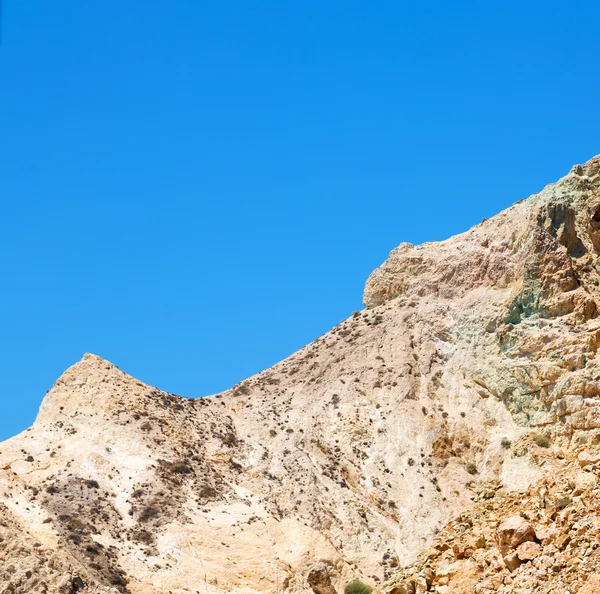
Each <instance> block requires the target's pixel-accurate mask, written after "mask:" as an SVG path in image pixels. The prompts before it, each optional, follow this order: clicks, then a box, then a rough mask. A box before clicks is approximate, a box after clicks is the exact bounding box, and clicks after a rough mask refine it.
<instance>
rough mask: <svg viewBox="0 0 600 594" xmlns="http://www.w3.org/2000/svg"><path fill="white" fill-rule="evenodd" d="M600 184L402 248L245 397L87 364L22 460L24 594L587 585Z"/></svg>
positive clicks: (1, 504) (591, 172) (598, 420)
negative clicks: (344, 313) (351, 307)
mask: <svg viewBox="0 0 600 594" xmlns="http://www.w3.org/2000/svg"><path fill="white" fill-rule="evenodd" d="M599 190H600V157H596V158H594V159H592V160H591V161H589V162H588V163H586V164H585V165H578V166H576V167H574V168H573V170H572V171H571V172H570V173H569V174H568V175H567V176H566V177H565V178H563V179H561V180H560V181H559V182H557V183H556V184H553V185H550V186H548V187H546V188H545V189H544V190H543V191H542V192H541V193H540V194H536V195H534V196H532V197H530V198H529V199H527V200H524V201H522V202H520V203H517V204H515V205H514V206H512V207H510V208H509V209H507V210H506V211H504V212H502V213H500V214H498V215H497V216H496V217H494V218H492V219H489V220H486V221H484V222H482V223H481V224H480V225H477V226H476V227H474V228H473V229H471V230H470V231H468V232H466V233H463V234H462V235H459V236H456V237H453V238H451V239H449V240H447V241H444V242H440V243H428V244H423V245H421V246H411V245H409V244H401V246H400V247H399V248H397V249H396V250H394V251H393V252H392V253H391V254H390V257H389V259H388V260H387V261H386V262H385V263H384V264H383V265H382V266H381V267H380V268H379V269H377V270H376V271H375V272H374V273H373V274H372V275H371V277H370V278H369V280H368V282H367V285H366V289H365V295H364V302H365V305H366V306H367V309H366V310H363V311H361V312H356V313H355V314H353V315H352V316H351V317H350V318H349V319H347V320H346V321H344V322H342V323H341V324H339V325H338V326H337V327H335V328H334V329H333V330H331V331H330V332H328V333H327V334H325V335H324V336H322V337H320V338H319V339H317V340H316V341H314V342H313V343H312V344H310V345H308V346H307V347H305V348H304V349H302V350H300V351H299V352H297V353H295V354H294V355H292V356H291V357H289V358H288V359H286V360H285V361H283V362H281V363H279V364H277V365H275V366H274V367H272V368H271V369H268V370H266V371H264V372H262V373H260V374H258V375H256V376H254V377H252V378H249V379H248V380H245V381H244V382H242V383H241V384H238V385H237V386H235V387H234V388H232V389H231V390H228V391H227V392H224V393H223V394H218V395H215V396H211V397H207V398H203V399H197V400H192V399H188V398H183V397H180V396H176V395H173V394H169V393H167V392H163V391H161V390H158V389H156V388H153V387H151V386H148V385H146V384H144V383H142V382H140V381H138V380H136V379H134V378H133V377H131V376H129V375H127V374H125V373H123V372H122V371H120V370H119V369H118V368H116V367H115V366H114V365H112V364H110V363H108V362H107V361H104V360H103V359H101V358H99V357H96V356H94V355H86V356H85V357H84V358H83V359H82V361H80V362H79V363H77V364H76V365H74V366H73V367H71V368H70V369H69V370H67V371H66V372H65V374H64V375H63V376H62V377H61V378H59V380H57V382H56V384H55V385H54V387H53V389H52V390H51V391H50V392H49V393H48V394H47V396H46V398H45V399H44V401H43V403H42V406H41V409H40V413H39V416H38V418H37V420H36V422H35V424H34V425H33V427H32V428H31V429H28V430H27V431H25V432H24V433H22V434H21V435H19V436H17V437H15V438H13V439H11V440H9V441H7V442H4V443H2V444H0V593H4V592H6V593H9V592H14V593H16V592H31V593H34V592H39V593H42V592H52V593H53V592H67V593H68V592H84V593H86V592H90V593H91V592H96V593H100V592H113V593H115V592H131V593H132V594H146V593H148V594H150V593H165V594H166V593H174V594H175V593H176V594H183V593H199V592H202V593H208V594H220V593H225V592H237V593H242V594H243V593H248V594H251V593H259V592H260V593H283V592H287V593H290V594H295V593H316V594H334V593H335V592H338V593H341V592H342V591H343V588H344V585H345V584H346V583H348V582H349V581H351V580H353V579H357V578H358V579H361V580H362V581H364V582H366V583H370V584H372V585H374V586H378V587H379V588H380V591H381V592H388V593H391V592H395V593H396V594H397V593H399V592H404V591H406V592H426V591H435V592H442V593H443V592H465V593H466V592H496V591H498V592H500V591H506V592H520V591H522V592H534V591H536V592H537V591H538V590H536V589H535V588H537V587H538V585H539V584H540V583H542V582H541V581H540V580H541V579H542V578H540V575H542V573H540V572H545V573H543V575H548V576H549V575H552V576H553V579H554V578H556V580H555V583H556V588H559V589H556V590H555V591H556V592H559V591H560V592H562V591H564V587H567V586H569V583H568V580H571V581H572V582H573V583H574V581H575V578H576V579H577V584H578V587H579V586H582V587H583V585H584V583H585V581H586V580H587V578H588V574H590V575H591V573H593V571H595V569H596V568H597V567H598V565H597V564H596V554H595V551H596V548H595V547H594V546H593V544H592V542H593V541H592V540H589V543H588V541H586V540H585V539H586V538H587V537H586V534H588V533H589V534H591V535H595V534H597V533H596V532H595V530H596V527H595V526H596V524H595V523H596V522H597V520H596V515H595V509H596V508H593V507H592V508H590V511H589V513H588V512H586V511H585V510H586V505H587V503H586V502H588V501H592V502H595V501H596V499H595V498H596V496H597V490H596V487H595V472H596V469H597V468H598V466H597V462H598V459H599V458H598V456H597V451H598V444H600V374H599V373H598V371H597V370H598V361H597V358H598V352H597V351H598V346H599V345H600V320H599V319H598V318H597V315H598V313H597V311H598V305H597V304H598V303H599V302H600V270H599V269H598V253H599V250H600V194H599ZM199 383H200V382H199ZM586 498H587V499H586ZM511 516H514V519H513V520H511V522H512V523H513V524H514V525H513V524H511V525H510V526H507V525H505V524H502V521H503V520H505V519H506V518H508V517H511ZM586 531H587V532H586ZM586 543H588V544H586ZM432 545H435V546H434V549H432V548H431V547H432ZM588 549H589V550H588ZM571 551H576V553H573V554H576V555H577V557H576V559H577V567H578V568H580V569H581V571H580V572H576V571H575V572H574V571H573V570H570V571H567V570H566V569H565V567H566V566H567V564H568V563H570V562H571V560H573V554H572V553H571ZM573 562H575V561H573ZM532 568H533V569H532ZM563 569H565V570H564V571H563ZM586 572H587V573H586ZM534 578H535V579H534ZM519 580H521V581H519ZM535 580H537V582H536V581H535ZM542 581H543V580H542ZM521 583H522V584H523V585H521ZM589 583H593V582H589ZM536 584H538V585H536ZM540 587H541V586H540ZM590 587H592V586H590ZM502 588H504V589H502ZM519 588H521V589H519ZM532 588H533V589H532ZM560 588H563V590H560ZM539 591H540V592H542V591H544V592H551V591H554V590H539ZM572 591H573V592H574V591H576V590H572ZM582 591H583V590H582Z"/></svg>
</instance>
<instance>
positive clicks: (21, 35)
mask: <svg viewBox="0 0 600 594" xmlns="http://www.w3.org/2000/svg"><path fill="white" fill-rule="evenodd" d="M599 20H600V4H599V3H598V2H597V1H595V2H592V1H588V2H559V1H553V0H545V1H544V2H541V1H528V2H481V1H478V2H466V1H460V0H459V1H456V2H445V1H436V2H434V1H429V2H427V1H423V2H403V1H389V2H380V1H369V2H366V1H361V2H357V1H353V0H345V1H344V2H331V1H327V0H303V1H302V2H292V1H286V0H281V1H269V2H266V1H263V0H253V1H252V2H248V1H247V0H237V1H228V0H218V1H217V0H215V1H202V0H193V1H192V0H189V1H188V0H178V1H176V2H167V1H165V0H163V1H161V2H158V1H156V0H127V1H126V2H123V1H119V2H117V1H116V0H86V1H85V2H81V1H75V0H72V1H66V0H54V1H52V2H49V1H48V0H43V1H42V0H28V1H26V2H24V1H22V0H20V1H18V0H4V14H3V19H2V21H3V22H2V27H3V31H2V44H1V46H0V196H1V200H2V214H1V217H0V250H1V251H0V253H1V262H2V283H1V285H0V287H1V292H0V357H1V360H2V369H1V371H2V385H1V391H0V404H1V407H0V439H1V438H5V437H8V436H10V435H13V434H15V433H17V432H19V431H21V430H23V429H25V428H26V427H27V426H28V425H29V424H30V423H31V422H32V421H33V419H34V417H35V414H36V412H37V409H38V407H39V404H40V402H41V400H42V398H43V396H44V394H45V392H46V390H47V389H48V388H50V387H51V386H52V383H53V382H54V380H55V379H56V378H57V377H58V376H59V375H60V374H61V373H62V371H63V370H64V369H65V368H66V367H68V366H69V365H71V364H73V363H75V362H76V361H77V360H79V359H80V358H81V356H82V355H83V353H84V352H86V351H91V352H94V353H96V354H98V355H100V356H102V357H105V358H107V359H109V360H111V361H112V362H114V363H115V364H117V365H118V366H120V367H121V368H122V369H124V370H125V371H127V372H129V373H131V374H133V375H135V376H136V377H139V378H140V379H142V380H144V381H146V382H148V383H151V384H153V385H156V386H158V387H160V388H162V389H166V390H169V391H172V392H176V393H180V394H183V395H186V396H200V395H205V394H211V393H214V392H217V391H220V390H223V389H225V388H228V387H230V386H231V385H233V384H234V383H236V382H238V381H239V380H241V379H243V378H244V377H247V376H249V375H251V374H253V373H255V372H258V371H260V370H262V369H264V368H266V367H268V366H270V365H272V364H273V363H275V362H277V361H278V360H281V359H282V358H284V357H286V356H287V355H288V354H290V353H292V352H293V351H295V350H296V349H298V348H300V347H301V346H303V345H304V344H306V343H308V342H310V341H311V340H313V339H314V338H316V337H317V336H319V335H320V334H322V333H323V332H325V331H327V330H328V329H329V328H330V327H332V326H333V325H335V324H336V323H338V322H339V321H340V320H342V319H343V318H345V317H347V316H348V315H350V314H351V313H352V311H354V310H356V309H360V308H361V307H362V305H361V295H362V289H363V285H364V281H365V279H366V278H367V276H368V274H369V273H370V272H371V270H372V269H374V268H375V267H376V266H378V265H379V264H380V263H381V262H382V261H383V260H384V259H385V257H386V256H387V253H388V252H389V250H391V249H392V248H393V247H395V246H396V245H397V244H399V243H400V242H401V241H411V242H413V243H419V242H422V241H430V240H437V239H443V238H446V237H447V236H450V235H452V234H455V233H457V232H460V231H464V230H466V229H467V228H468V227H470V226H471V225H473V224H476V223H478V222H479V221H480V220H481V219H482V218H483V217H487V216H490V215H493V214H494V213H496V212H497V211H499V210H501V209H502V208H504V207H506V206H508V205H509V204H510V203H512V202H514V201H515V200H518V199H520V198H523V197H525V196H527V195H529V194H531V193H533V192H535V191H538V190H540V189H541V188H542V187H543V185H545V184H546V183H548V182H551V181H554V180H555V179H557V178H558V177H560V176H562V175H564V174H566V173H567V172H568V170H569V168H570V166H571V165H572V164H574V163H577V162H583V161H585V160H587V159H588V158H590V157H592V156H593V155H594V154H596V153H600V133H599V132H600V122H599V119H600V118H599V113H600V110H599V107H598V106H599V99H600V97H599V92H600V78H599V77H598V70H599V66H598V57H599V56H600V36H599V35H598V22H599Z"/></svg>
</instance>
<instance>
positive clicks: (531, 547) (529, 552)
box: [517, 541, 542, 561]
mask: <svg viewBox="0 0 600 594" xmlns="http://www.w3.org/2000/svg"><path fill="white" fill-rule="evenodd" d="M541 554H542V547H541V546H540V545H539V544H538V543H537V542H531V541H528V542H524V543H522V544H520V545H519V546H518V547H517V557H519V559H520V560H521V561H532V560H533V559H536V558H537V557H539V556H540V555H541Z"/></svg>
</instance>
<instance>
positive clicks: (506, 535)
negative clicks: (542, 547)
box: [498, 516, 535, 552]
mask: <svg viewBox="0 0 600 594" xmlns="http://www.w3.org/2000/svg"><path fill="white" fill-rule="evenodd" d="M534 540H535V530H534V528H533V526H532V525H531V524H530V523H529V522H527V520H525V519H524V518H522V517H521V516H512V517H510V518H508V519H507V520H505V521H504V522H502V524H500V526H499V527H498V543H499V548H500V550H501V551H503V552H507V551H510V550H512V549H516V548H517V547H518V546H519V545H520V544H521V543H523V542H526V541H534Z"/></svg>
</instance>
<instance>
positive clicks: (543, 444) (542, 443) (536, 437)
mask: <svg viewBox="0 0 600 594" xmlns="http://www.w3.org/2000/svg"><path fill="white" fill-rule="evenodd" d="M531 439H533V441H534V443H535V444H536V445H537V446H539V447H540V448H549V447H550V438H549V437H548V436H547V435H543V434H542V433H534V434H533V435H532V436H531Z"/></svg>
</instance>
